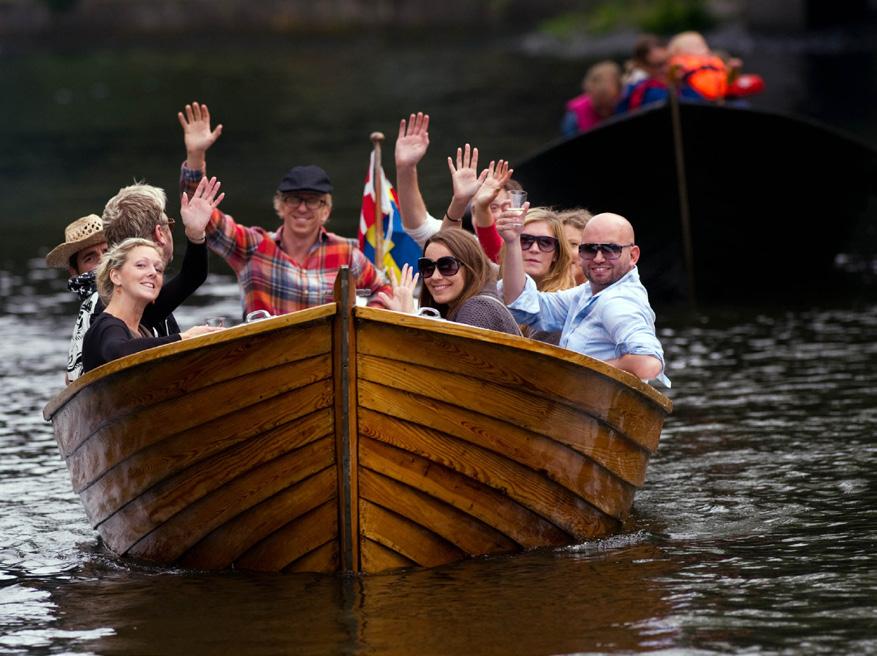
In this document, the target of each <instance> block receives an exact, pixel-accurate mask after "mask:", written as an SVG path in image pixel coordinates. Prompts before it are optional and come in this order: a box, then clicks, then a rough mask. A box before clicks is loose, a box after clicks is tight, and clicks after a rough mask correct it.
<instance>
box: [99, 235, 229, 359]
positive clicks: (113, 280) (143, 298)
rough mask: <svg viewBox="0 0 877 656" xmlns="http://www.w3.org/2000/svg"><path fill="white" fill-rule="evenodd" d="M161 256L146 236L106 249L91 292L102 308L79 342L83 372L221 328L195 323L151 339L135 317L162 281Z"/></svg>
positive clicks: (153, 298) (151, 301)
mask: <svg viewBox="0 0 877 656" xmlns="http://www.w3.org/2000/svg"><path fill="white" fill-rule="evenodd" d="M164 267H165V257H164V255H163V253H162V252H161V251H160V250H159V247H158V246H157V245H156V244H155V243H154V242H152V241H150V240H148V239H142V238H139V237H133V238H130V239H126V240H124V241H123V242H121V243H120V244H117V245H116V246H114V247H113V248H111V249H110V250H109V251H107V253H106V254H105V255H104V257H103V259H102V260H101V263H100V265H99V266H98V268H97V275H96V278H97V290H98V293H99V294H100V297H101V300H102V301H103V302H104V305H105V308H104V311H103V312H102V313H101V314H99V315H98V316H97V317H96V318H95V319H94V320H93V321H92V322H91V327H90V328H89V329H88V332H86V333H85V339H84V340H83V344H82V365H83V371H84V372H85V371H90V370H92V369H94V368H96V367H99V366H100V365H102V364H106V363H107V362H110V361H111V360H115V359H117V358H121V357H123V356H125V355H130V354H132V353H137V352H138V351H143V350H145V349H148V348H152V347H154V346H161V345H162V344H169V343H171V342H175V341H177V340H180V339H188V338H190V337H195V336H196V335H204V334H206V333H211V332H215V331H217V330H222V329H221V328H211V327H209V326H195V327H194V328H190V329H189V330H187V331H185V332H183V333H179V334H175V335H167V336H163V337H156V336H155V335H154V334H153V333H152V331H150V330H149V329H148V328H146V327H145V326H144V325H143V324H142V323H141V320H142V318H143V311H144V310H145V309H146V307H147V306H148V305H149V304H150V303H153V302H154V301H155V299H156V298H157V297H158V294H159V292H160V291H161V285H162V282H163V280H164Z"/></svg>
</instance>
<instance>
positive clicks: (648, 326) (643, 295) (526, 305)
mask: <svg viewBox="0 0 877 656" xmlns="http://www.w3.org/2000/svg"><path fill="white" fill-rule="evenodd" d="M526 278H527V280H526V283H525V285H524V291H523V292H521V295H520V296H518V298H516V299H515V301H514V302H513V303H512V304H510V305H509V306H508V307H509V310H511V312H512V315H514V317H515V320H516V321H517V322H518V323H522V324H525V325H527V326H531V327H533V328H535V329H536V330H548V331H557V330H560V331H561V334H560V344H559V345H560V346H561V347H563V348H568V349H570V350H572V351H578V352H579V353H583V354H585V355H589V356H591V357H592V358H597V359H598V360H613V359H615V358H620V357H621V356H622V355H627V354H628V353H630V354H633V355H651V356H653V357H656V358H658V360H660V361H661V373H660V374H659V375H658V377H657V378H656V380H657V381H659V382H660V383H662V384H664V385H665V386H667V387H670V379H669V378H667V376H665V375H664V349H663V348H661V342H659V341H658V337H657V336H656V335H655V313H654V312H653V311H652V308H651V306H650V305H649V295H648V292H646V288H645V287H643V285H642V283H641V282H640V280H639V271H637V268H636V267H634V268H633V269H631V270H630V271H628V272H627V273H626V274H625V275H624V276H623V277H622V278H620V279H619V280H617V281H615V282H614V283H612V284H611V285H609V286H608V287H607V288H606V289H604V290H603V291H601V292H598V293H596V294H594V293H593V292H592V291H591V283H589V282H587V283H585V284H583V285H579V286H578V287H573V288H572V289H566V290H564V291H562V292H540V291H539V290H537V289H536V283H535V282H534V281H533V279H532V278H531V277H530V276H527V277H526ZM500 284H502V283H500ZM501 294H502V287H500V295H501Z"/></svg>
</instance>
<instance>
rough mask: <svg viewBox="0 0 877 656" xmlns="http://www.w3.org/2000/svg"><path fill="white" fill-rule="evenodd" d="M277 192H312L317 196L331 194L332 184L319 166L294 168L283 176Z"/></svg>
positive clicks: (311, 165) (309, 165) (310, 165)
mask: <svg viewBox="0 0 877 656" xmlns="http://www.w3.org/2000/svg"><path fill="white" fill-rule="evenodd" d="M277 191H280V192H287V191H313V192H316V193H318V194H331V193H332V182H331V181H330V180H329V176H328V175H327V174H326V172H325V171H324V170H323V169H321V168H320V167H319V166H314V165H313V164H308V165H307V166H295V167H293V168H291V169H289V171H287V173H286V175H284V176H283V180H281V181H280V184H279V185H277Z"/></svg>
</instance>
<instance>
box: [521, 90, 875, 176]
mask: <svg viewBox="0 0 877 656" xmlns="http://www.w3.org/2000/svg"><path fill="white" fill-rule="evenodd" d="M679 108H680V110H681V111H682V112H683V113H684V112H686V111H687V109H688V108H695V109H694V111H701V110H702V111H706V112H714V113H717V114H718V113H725V114H728V113H744V114H750V115H757V116H760V117H762V118H767V119H780V120H784V121H788V122H790V123H795V124H797V125H800V126H805V127H807V128H811V129H815V130H819V131H821V132H824V133H826V134H829V135H831V136H833V137H835V138H837V139H841V140H842V141H844V142H846V145H847V146H850V147H854V148H858V149H859V150H862V151H866V152H870V153H874V152H875V148H874V146H872V145H871V144H870V143H868V142H867V141H865V140H864V139H863V138H861V137H859V136H858V135H855V134H852V133H850V132H847V131H846V130H844V129H843V128H840V127H836V126H834V125H829V124H827V123H823V122H821V121H819V120H817V119H815V118H812V117H810V116H801V115H798V114H793V113H791V112H783V111H776V110H771V109H763V108H758V107H731V106H728V105H719V104H715V103H705V102H701V101H698V100H689V99H685V98H680V99H679ZM663 111H666V112H667V113H669V111H670V102H669V101H668V100H660V101H657V102H654V103H649V104H648V105H646V106H644V107H641V108H638V109H635V110H631V111H630V112H627V113H625V114H618V115H615V116H610V117H609V118H607V119H606V120H604V121H602V122H601V123H600V124H599V125H596V126H594V127H593V128H591V129H590V130H586V131H585V132H580V133H578V134H576V135H573V136H571V137H558V138H556V139H553V140H552V141H549V142H548V143H547V144H545V145H544V146H542V147H540V148H539V149H537V150H535V151H534V152H532V153H530V154H529V155H526V156H524V157H522V158H521V159H520V160H519V161H518V162H516V163H515V167H514V168H515V169H520V168H522V167H526V166H528V165H529V164H531V163H532V162H534V161H536V160H537V159H539V158H541V157H543V156H545V155H549V154H550V153H552V152H553V151H555V150H556V149H557V148H559V147H567V146H569V145H571V144H574V143H576V142H579V141H583V140H585V139H587V137H588V135H590V134H592V133H598V132H600V131H601V130H607V129H612V127H613V126H616V125H621V124H624V123H628V122H631V121H635V120H637V119H638V118H640V117H643V116H648V115H650V114H659V113H661V112H663ZM683 118H684V117H683ZM684 127H685V126H684V125H683V129H684Z"/></svg>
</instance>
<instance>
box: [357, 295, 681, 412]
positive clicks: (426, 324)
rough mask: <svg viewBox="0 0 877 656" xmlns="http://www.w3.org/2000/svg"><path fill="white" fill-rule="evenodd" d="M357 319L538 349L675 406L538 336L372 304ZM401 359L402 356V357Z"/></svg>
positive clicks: (664, 407)
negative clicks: (490, 328)
mask: <svg viewBox="0 0 877 656" xmlns="http://www.w3.org/2000/svg"><path fill="white" fill-rule="evenodd" d="M354 318H355V319H364V320H367V321H373V322H376V323H383V324H390V325H396V326H400V327H403V328H413V329H417V330H425V331H427V332H432V333H439V334H444V335H450V336H452V337H464V338H469V339H473V340H475V341H479V342H484V343H488V344H494V345H497V346H500V347H507V348H513V349H515V350H519V351H526V352H529V353H536V354H538V355H540V356H545V357H548V358H551V359H553V360H558V361H561V362H566V363H569V364H572V365H575V366H578V367H583V368H586V369H588V370H590V371H591V372H593V373H595V374H597V375H601V376H603V377H605V378H609V379H610V380H611V381H612V382H615V383H618V384H621V385H623V386H624V387H626V388H629V389H630V390H631V391H634V392H638V393H639V394H641V395H642V396H644V397H645V398H646V399H647V400H648V401H651V402H652V403H653V404H654V405H657V406H658V407H659V408H660V409H661V411H663V412H664V413H665V414H670V412H672V410H673V402H672V401H671V400H670V399H669V398H668V397H667V396H665V395H664V394H662V393H661V392H659V391H658V390H656V389H655V388H654V387H652V386H651V385H650V384H648V383H644V382H643V381H641V380H640V379H639V378H637V377H636V376H634V375H633V374H631V373H628V372H626V371H622V370H621V369H619V368H618V367H614V366H612V365H611V364H607V363H605V362H603V361H602V360H597V359H596V358H592V357H590V356H588V355H583V354H581V353H578V352H576V351H571V350H570V349H565V348H562V347H560V346H555V345H553V344H548V343H546V342H540V341H538V340H534V339H529V338H527V337H521V336H519V335H510V334H507V333H500V332H497V331H495V330H488V329H486V328H479V327H477V326H470V325H468V324H463V323H456V322H453V321H445V320H437V319H432V318H424V317H419V316H415V315H411V314H406V313H403V312H392V311H389V310H384V309H376V308H370V307H357V308H355V309H354ZM399 359H400V360H401V359H402V358H399Z"/></svg>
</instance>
